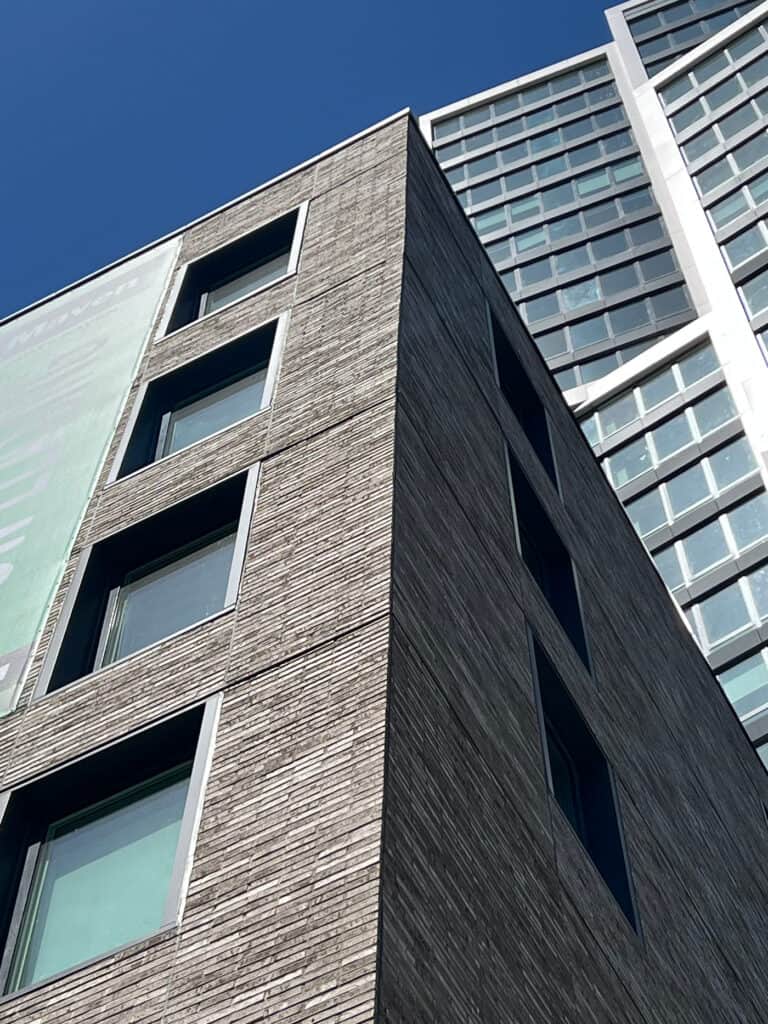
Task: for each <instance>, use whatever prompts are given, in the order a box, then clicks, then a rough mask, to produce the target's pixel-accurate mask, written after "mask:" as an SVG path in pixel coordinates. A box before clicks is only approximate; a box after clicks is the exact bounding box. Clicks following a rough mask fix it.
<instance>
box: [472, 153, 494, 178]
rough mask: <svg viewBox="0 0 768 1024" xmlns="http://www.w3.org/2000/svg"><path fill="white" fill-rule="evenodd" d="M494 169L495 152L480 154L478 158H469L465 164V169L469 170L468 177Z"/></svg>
mask: <svg viewBox="0 0 768 1024" xmlns="http://www.w3.org/2000/svg"><path fill="white" fill-rule="evenodd" d="M495 170H496V154H495V153H491V154H490V156H481V157H480V158H479V159H478V160H470V161H469V163H468V164H467V171H468V172H469V176H470V178H474V177H475V176H476V175H478V174H487V173H488V172H489V171H495Z"/></svg>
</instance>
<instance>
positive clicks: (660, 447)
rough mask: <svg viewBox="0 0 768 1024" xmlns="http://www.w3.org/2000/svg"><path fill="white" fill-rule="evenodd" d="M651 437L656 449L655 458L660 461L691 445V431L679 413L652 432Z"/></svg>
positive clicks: (682, 414) (684, 416)
mask: <svg viewBox="0 0 768 1024" xmlns="http://www.w3.org/2000/svg"><path fill="white" fill-rule="evenodd" d="M651 437H652V438H653V447H654V448H655V449H656V457H657V458H658V459H659V461H662V460H663V459H668V458H669V457H670V455H674V454H675V453H676V452H679V451H680V450H681V449H682V448H685V447H686V446H687V445H689V444H691V442H692V441H693V431H692V430H691V425H690V423H689V422H688V417H687V416H686V414H685V413H684V412H681V413H678V414H677V416H673V417H672V419H669V420H667V421H666V423H662V424H661V425H660V426H658V427H656V429H655V430H652V431H651Z"/></svg>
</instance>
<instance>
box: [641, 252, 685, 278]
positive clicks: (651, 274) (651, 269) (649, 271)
mask: <svg viewBox="0 0 768 1024" xmlns="http://www.w3.org/2000/svg"><path fill="white" fill-rule="evenodd" d="M639 264H640V273H641V274H642V275H643V280H644V281H655V280H656V279H657V278H659V277H666V276H667V275H668V274H672V273H674V272H675V270H676V269H677V267H676V266H675V258H674V256H673V255H672V251H671V249H668V250H667V251H666V252H657V253H654V255H653V256H644V257H643V258H642V259H641V260H640V261H639Z"/></svg>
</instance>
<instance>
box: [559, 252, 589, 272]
mask: <svg viewBox="0 0 768 1024" xmlns="http://www.w3.org/2000/svg"><path fill="white" fill-rule="evenodd" d="M587 266H589V252H588V250H587V247H586V245H575V246H573V248H572V249H565V250H564V251H563V252H559V253H557V254H556V255H555V270H556V271H557V273H558V274H570V273H571V272H572V271H574V270H579V269H580V268H581V267H587Z"/></svg>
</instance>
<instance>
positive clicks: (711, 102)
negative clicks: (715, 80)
mask: <svg viewBox="0 0 768 1024" xmlns="http://www.w3.org/2000/svg"><path fill="white" fill-rule="evenodd" d="M740 92H741V86H740V85H739V83H738V80H737V78H736V76H735V75H734V76H731V77H729V78H725V79H723V81H722V82H720V84H719V85H716V86H715V87H714V89H710V90H709V92H705V93H704V99H705V100H706V101H707V106H708V107H709V109H710V110H718V109H719V108H720V107H722V106H723V105H724V104H725V103H728V102H729V101H730V100H732V99H735V97H736V96H738V95H739V93H740Z"/></svg>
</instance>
